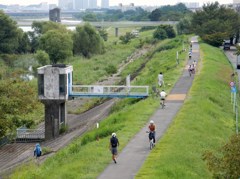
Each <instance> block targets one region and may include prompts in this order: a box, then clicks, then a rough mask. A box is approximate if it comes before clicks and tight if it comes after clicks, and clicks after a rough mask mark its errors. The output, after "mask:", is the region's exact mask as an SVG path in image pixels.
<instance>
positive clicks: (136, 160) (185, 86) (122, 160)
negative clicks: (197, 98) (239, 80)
mask: <svg viewBox="0 0 240 179" xmlns="http://www.w3.org/2000/svg"><path fill="white" fill-rule="evenodd" d="M191 40H192V41H194V42H195V43H193V47H192V48H193V49H192V50H193V53H192V59H191V60H189V61H188V64H187V66H186V68H185V69H184V70H183V73H182V76H181V77H180V78H179V80H178V81H177V83H176V84H175V86H174V87H173V89H172V90H171V92H170V94H169V95H168V97H167V100H166V108H165V109H161V108H160V107H159V109H158V110H157V111H156V112H155V113H154V115H153V116H152V117H151V118H150V120H153V121H155V125H156V131H157V132H156V140H157V141H158V140H159V139H160V138H161V137H162V136H163V134H164V133H165V132H166V130H167V128H168V126H169V124H170V123H171V122H172V120H173V119H174V117H175V115H176V114H177V112H178V111H179V109H180V108H181V106H182V105H183V102H184V99H185V98H186V95H187V93H188V90H189V89H190V87H191V84H192V81H193V76H192V77H190V76H189V73H188V66H189V65H190V64H192V63H193V60H196V61H197V60H198V59H199V57H200V54H199V46H198V43H197V37H193V38H192V39H191ZM147 130H148V124H147V125H146V126H145V127H144V128H143V129H142V130H141V131H140V132H139V133H138V134H137V135H136V136H135V137H134V138H133V139H132V140H131V141H130V142H129V143H128V145H127V146H126V147H125V148H124V149H123V150H122V152H121V153H120V155H119V157H118V159H117V161H118V163H117V165H116V164H114V163H111V164H110V165H109V166H108V167H107V168H106V169H105V171H104V172H103V173H102V174H101V175H100V176H99V177H98V179H106V178H109V179H110V178H114V179H118V178H119V179H122V178H125V179H131V178H134V176H135V175H136V173H137V172H138V170H139V169H140V167H141V166H142V164H143V162H144V160H145V159H146V158H147V156H148V154H149V152H150V150H149V145H148V135H147V134H146V131H147Z"/></svg>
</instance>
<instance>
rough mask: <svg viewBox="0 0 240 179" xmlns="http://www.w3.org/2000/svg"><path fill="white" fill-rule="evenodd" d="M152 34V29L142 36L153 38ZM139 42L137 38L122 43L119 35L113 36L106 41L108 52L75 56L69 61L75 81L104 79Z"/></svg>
mask: <svg viewBox="0 0 240 179" xmlns="http://www.w3.org/2000/svg"><path fill="white" fill-rule="evenodd" d="M121 31H123V30H121ZM151 34H152V31H148V32H144V33H141V34H140V35H141V37H140V38H141V39H145V38H147V37H149V38H152V36H151ZM113 39H114V40H113ZM139 43H140V40H139V39H138V38H135V39H132V40H131V42H129V43H128V44H122V43H121V41H120V40H119V38H118V37H112V36H111V38H110V40H109V41H107V42H106V43H105V46H106V52H105V53H104V54H100V55H95V56H93V57H92V58H90V59H86V58H84V57H81V56H76V57H73V58H72V59H70V60H69V63H70V64H72V65H73V67H74V69H73V70H74V73H73V78H74V79H73V80H74V83H76V84H86V85H87V84H92V83H94V82H96V81H100V80H103V79H104V78H106V77H107V76H109V75H111V74H109V72H108V69H109V68H112V67H115V68H118V67H119V65H120V64H121V63H122V62H124V61H125V60H126V59H127V57H128V56H130V55H131V54H132V53H133V52H134V51H135V50H136V47H137V46H139Z"/></svg>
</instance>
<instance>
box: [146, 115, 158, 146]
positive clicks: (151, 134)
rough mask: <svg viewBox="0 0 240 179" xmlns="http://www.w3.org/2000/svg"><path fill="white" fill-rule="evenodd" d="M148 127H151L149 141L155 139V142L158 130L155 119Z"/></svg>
mask: <svg viewBox="0 0 240 179" xmlns="http://www.w3.org/2000/svg"><path fill="white" fill-rule="evenodd" d="M148 128H149V136H148V137H149V141H150V140H151V139H153V143H154V144H155V130H156V127H155V124H154V121H153V120H151V121H150V124H149V126H148Z"/></svg>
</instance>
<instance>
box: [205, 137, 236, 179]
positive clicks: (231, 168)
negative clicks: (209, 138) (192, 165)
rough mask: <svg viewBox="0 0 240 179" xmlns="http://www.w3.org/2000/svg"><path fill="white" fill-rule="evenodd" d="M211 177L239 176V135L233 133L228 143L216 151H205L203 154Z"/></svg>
mask: <svg viewBox="0 0 240 179" xmlns="http://www.w3.org/2000/svg"><path fill="white" fill-rule="evenodd" d="M203 159H204V160H205V161H206V162H207V165H208V168H209V170H210V171H212V172H213V178H239V176H240V136H239V135H233V136H232V137H231V138H230V140H229V141H228V143H226V144H225V145H224V146H222V147H221V148H220V149H218V150H217V151H215V152H214V153H213V152H210V151H207V152H205V153H204V155H203Z"/></svg>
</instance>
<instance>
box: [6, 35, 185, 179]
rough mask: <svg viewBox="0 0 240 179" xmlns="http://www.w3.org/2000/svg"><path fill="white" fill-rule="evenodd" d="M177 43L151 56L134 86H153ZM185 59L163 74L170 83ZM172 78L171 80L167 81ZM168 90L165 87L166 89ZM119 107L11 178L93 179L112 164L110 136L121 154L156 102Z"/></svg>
mask: <svg viewBox="0 0 240 179" xmlns="http://www.w3.org/2000/svg"><path fill="white" fill-rule="evenodd" d="M174 40H176V39H172V40H170V41H169V43H171V42H172V41H174ZM180 41H181V39H180ZM180 41H178V42H179V43H177V42H175V43H176V47H175V48H173V49H171V50H168V51H161V52H156V53H154V54H152V55H151V58H152V60H151V61H149V62H148V63H147V65H146V67H145V68H144V69H143V71H142V72H141V73H140V76H139V77H138V80H137V81H135V82H134V83H137V84H141V85H150V86H151V85H153V84H155V83H156V80H157V74H158V73H159V70H163V71H164V69H165V68H162V66H161V64H165V63H167V64H169V66H174V65H175V64H176V61H175V55H176V51H177V50H179V49H181V47H182V43H180ZM185 56H186V53H182V54H181V58H182V60H181V61H180V63H181V64H180V65H179V66H176V67H175V68H171V69H169V70H166V71H164V72H165V75H166V78H167V79H168V80H169V81H168V82H169V83H171V84H174V83H175V82H176V80H177V79H178V77H179V75H180V74H181V72H182V67H183V66H184V64H185V63H186V59H185ZM133 63H137V61H136V62H133ZM152 73H154V75H152ZM171 75H174V77H172V78H170V76H171ZM167 79H166V80H167ZM171 87H172V86H168V87H167V89H166V90H169V89H170V88H171ZM118 106H119V107H117V106H116V107H115V110H114V113H112V114H111V115H110V116H109V117H108V118H106V119H105V120H103V121H101V122H100V127H99V129H96V128H94V127H93V128H92V129H91V130H90V131H89V132H87V133H86V134H84V135H83V136H82V137H80V138H78V139H76V140H75V141H74V142H73V143H71V144H70V145H69V146H67V147H65V148H64V149H62V150H60V151H59V152H57V153H56V154H55V155H54V156H52V157H50V158H48V159H47V160H46V161H45V162H44V163H43V164H42V165H40V166H38V165H36V164H35V162H34V161H32V162H30V163H29V164H28V165H23V166H20V167H19V168H17V169H16V171H15V172H14V173H13V174H12V175H11V177H10V178H24V179H25V178H44V179H45V178H51V179H54V178H56V179H58V178H81V179H94V178H96V177H97V176H98V175H99V174H100V173H101V172H102V171H103V170H104V169H105V167H106V166H107V165H108V164H109V162H111V153H110V151H109V150H108V146H109V138H110V135H111V133H112V132H116V133H117V135H118V138H119V140H120V148H119V150H120V151H121V150H122V149H123V148H124V146H126V144H127V143H128V142H129V141H130V140H131V138H132V137H133V136H134V135H135V134H136V133H137V132H138V131H139V130H140V129H141V128H142V127H144V126H145V125H146V124H147V123H148V120H149V118H150V116H151V115H152V114H153V113H154V111H155V110H156V108H158V107H159V99H157V98H153V97H149V98H147V99H145V100H140V101H139V100H132V99H125V100H121V102H120V103H119V104H118ZM129 126H131V127H129ZM97 137H99V138H100V140H99V141H97V140H96V139H97Z"/></svg>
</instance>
